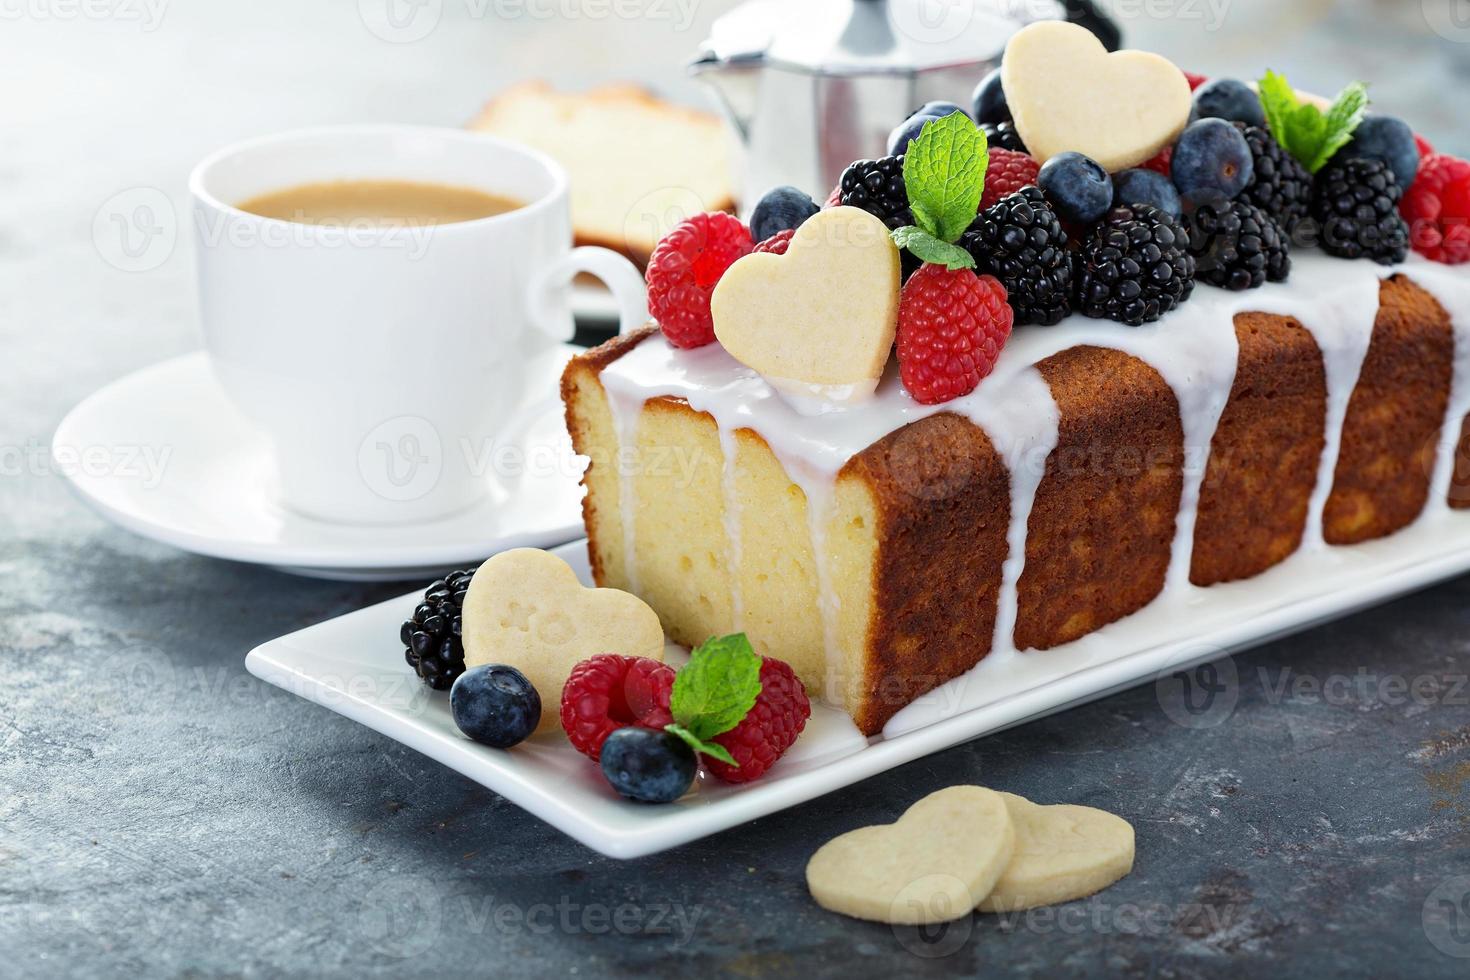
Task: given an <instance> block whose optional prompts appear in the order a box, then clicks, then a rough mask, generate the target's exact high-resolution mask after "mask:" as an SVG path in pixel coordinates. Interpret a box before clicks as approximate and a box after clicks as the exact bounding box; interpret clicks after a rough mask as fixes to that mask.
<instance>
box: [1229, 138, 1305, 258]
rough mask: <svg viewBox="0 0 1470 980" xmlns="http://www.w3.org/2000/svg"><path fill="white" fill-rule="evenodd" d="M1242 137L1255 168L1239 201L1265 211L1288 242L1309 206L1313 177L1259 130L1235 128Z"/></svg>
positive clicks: (1274, 141) (1294, 158)
mask: <svg viewBox="0 0 1470 980" xmlns="http://www.w3.org/2000/svg"><path fill="white" fill-rule="evenodd" d="M1235 125H1236V127H1238V128H1239V129H1240V131H1241V133H1242V135H1244V136H1245V142H1246V145H1247V146H1249V147H1250V150H1251V159H1252V160H1253V161H1254V162H1255V167H1254V169H1253V172H1252V174H1251V179H1250V181H1249V182H1248V183H1247V184H1246V185H1245V189H1244V190H1242V191H1241V192H1240V196H1239V200H1242V201H1247V202H1249V203H1251V204H1254V205H1255V206H1256V207H1258V208H1260V209H1261V210H1262V211H1265V212H1266V214H1267V216H1268V217H1270V218H1271V220H1272V221H1275V222H1276V225H1277V227H1278V228H1280V229H1281V230H1282V231H1283V232H1284V233H1285V234H1286V236H1287V237H1288V238H1290V237H1291V233H1292V231H1293V230H1295V228H1296V226H1297V225H1298V224H1299V223H1300V222H1301V220H1302V219H1303V218H1305V217H1306V216H1307V212H1308V211H1309V210H1310V209H1311V206H1312V175H1311V174H1309V173H1307V168H1306V167H1303V166H1302V165H1301V163H1299V162H1298V161H1297V158H1296V157H1294V156H1292V155H1291V154H1290V153H1289V152H1287V150H1286V148H1285V147H1284V146H1282V145H1281V144H1280V143H1278V142H1276V137H1274V136H1272V135H1271V134H1270V133H1269V132H1268V131H1267V130H1265V129H1262V128H1261V127H1260V126H1249V125H1247V124H1245V123H1241V122H1238V123H1236V124H1235Z"/></svg>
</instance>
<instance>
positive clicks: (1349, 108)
mask: <svg viewBox="0 0 1470 980" xmlns="http://www.w3.org/2000/svg"><path fill="white" fill-rule="evenodd" d="M1258 85H1259V88H1260V91H1261V107H1262V108H1263V109H1265V110H1266V126H1267V127H1268V128H1269V129H1270V130H1271V135H1272V136H1274V137H1275V138H1276V142H1278V143H1280V144H1281V146H1282V147H1283V148H1284V149H1285V150H1286V151H1287V152H1288V153H1290V154H1291V155H1292V156H1294V157H1296V158H1297V160H1298V161H1300V162H1301V165H1302V166H1304V167H1306V168H1307V170H1308V171H1309V172H1310V173H1316V172H1317V171H1319V170H1321V169H1322V168H1323V167H1324V166H1326V164H1327V161H1328V160H1331V159H1332V155H1333V154H1334V153H1336V152H1337V151H1338V150H1340V149H1342V148H1343V147H1344V146H1346V145H1347V142H1348V141H1349V140H1350V139H1352V138H1353V130H1355V129H1357V128H1358V123H1360V122H1362V121H1363V114H1364V113H1365V112H1366V111H1367V109H1368V87H1367V86H1366V85H1364V84H1363V83H1362V82H1353V83H1351V84H1350V85H1347V86H1346V87H1344V88H1343V90H1342V91H1341V92H1338V93H1337V98H1335V99H1333V100H1332V105H1331V106H1329V107H1328V109H1327V112H1326V113H1323V112H1322V110H1321V109H1319V108H1317V107H1316V106H1315V105H1312V104H1311V103H1308V102H1302V101H1301V100H1300V99H1299V98H1297V94H1296V89H1294V88H1292V87H1291V84H1290V83H1289V82H1287V80H1286V76H1285V75H1282V74H1280V73H1278V72H1274V71H1268V72H1266V74H1265V75H1264V76H1263V77H1262V78H1261V80H1260V82H1259V83H1258Z"/></svg>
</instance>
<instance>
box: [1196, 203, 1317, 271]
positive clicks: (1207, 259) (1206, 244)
mask: <svg viewBox="0 0 1470 980" xmlns="http://www.w3.org/2000/svg"><path fill="white" fill-rule="evenodd" d="M1184 227H1185V228H1186V229H1187V230H1188V231H1189V251H1190V254H1192V255H1193V256H1194V264H1195V269H1196V273H1195V274H1196V277H1197V278H1199V279H1201V280H1203V281H1205V282H1207V283H1209V284H1210V285H1212V286H1219V287H1220V288H1222V289H1234V290H1240V289H1255V288H1256V287H1257V286H1261V285H1264V284H1265V282H1266V280H1268V279H1269V280H1270V281H1271V282H1285V281H1286V277H1287V274H1288V273H1290V272H1291V256H1290V255H1289V254H1288V250H1287V245H1286V239H1285V237H1284V236H1283V235H1282V234H1281V229H1280V228H1278V227H1276V223H1275V222H1274V221H1272V220H1271V219H1270V218H1269V217H1267V216H1266V212H1265V211H1263V210H1261V209H1260V208H1258V207H1256V206H1255V205H1254V204H1250V203H1247V202H1246V201H1240V200H1235V201H1212V202H1208V203H1204V204H1199V205H1196V206H1195V207H1194V208H1192V209H1191V210H1190V211H1189V212H1188V213H1187V214H1186V215H1185V217H1184Z"/></svg>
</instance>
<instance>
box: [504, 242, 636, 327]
mask: <svg viewBox="0 0 1470 980" xmlns="http://www.w3.org/2000/svg"><path fill="white" fill-rule="evenodd" d="M579 272H590V273H592V274H593V275H594V276H596V277H597V278H599V279H601V280H602V281H603V283H605V284H606V285H607V288H608V289H610V290H611V291H612V294H613V299H614V300H615V301H616V302H617V305H618V333H629V332H631V331H633V330H637V329H638V328H639V327H641V326H643V325H644V324H645V323H647V322H648V289H647V287H646V286H644V284H643V273H641V272H639V271H638V267H637V266H636V265H634V264H633V263H632V262H629V261H628V259H627V258H626V257H625V256H623V255H620V254H618V253H617V252H614V251H613V250H612V249H608V248H598V247H596V246H595V245H583V246H582V247H580V248H574V249H572V250H571V251H570V252H568V253H567V254H565V255H563V256H562V257H561V258H559V259H557V260H556V261H555V262H552V263H551V264H550V265H549V266H547V267H546V268H545V269H543V270H542V271H541V272H539V273H537V274H536V276H535V277H533V278H532V280H531V283H530V292H529V295H528V297H527V303H528V312H529V314H530V317H531V322H532V323H534V324H535V325H536V326H537V328H538V329H540V330H541V331H542V332H544V333H547V334H550V335H551V336H552V337H554V338H555V339H557V340H560V341H568V340H571V339H572V330H571V329H570V328H571V327H572V319H571V317H569V316H567V315H566V297H565V295H564V293H565V290H566V289H567V287H568V286H569V285H570V284H571V281H572V277H573V276H575V275H576V274H577V273H579Z"/></svg>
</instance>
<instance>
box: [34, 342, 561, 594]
mask: <svg viewBox="0 0 1470 980" xmlns="http://www.w3.org/2000/svg"><path fill="white" fill-rule="evenodd" d="M577 349H578V348H575V347H572V346H570V345H562V346H560V347H558V348H556V349H554V350H552V351H550V352H548V353H547V354H546V355H544V356H543V357H540V358H537V359H536V360H534V361H532V362H531V363H530V364H529V365H528V367H527V375H528V380H527V385H526V390H527V391H529V392H533V393H535V398H536V399H537V401H539V404H535V406H534V408H529V407H528V410H530V411H534V412H536V413H537V415H536V419H535V421H534V422H531V423H530V424H529V425H526V426H525V427H524V428H523V430H522V433H523V434H521V435H520V436H518V437H517V438H516V440H515V444H514V445H513V446H510V447H508V449H509V451H508V452H507V453H506V454H505V455H504V456H503V457H500V458H505V459H513V460H516V461H517V462H516V463H515V464H514V467H513V469H514V472H510V473H507V472H500V473H495V474H492V475H489V476H487V477H486V479H487V482H488V484H489V485H488V487H487V490H488V492H487V493H486V495H485V497H484V498H483V500H482V501H481V503H479V504H477V505H475V506H474V507H471V508H470V509H468V510H465V511H462V512H460V513H458V514H455V515H453V516H451V517H448V518H444V519H442V520H438V521H434V522H432V523H426V524H419V525H412V526H403V525H398V526H391V527H376V526H365V525H354V524H333V523H329V522H326V521H320V520H315V519H312V518H309V517H305V516H302V515H300V514H296V513H294V512H292V511H289V510H286V509H285V508H284V507H282V506H281V504H280V503H279V502H278V501H277V499H276V496H275V487H276V479H275V469H274V464H273V463H272V461H271V459H270V454H269V451H268V449H267V447H266V445H265V442H264V440H263V438H262V437H261V436H260V435H259V434H258V433H256V432H255V430H254V429H252V428H251V427H250V425H249V424H248V423H247V422H246V421H245V419H244V418H243V417H241V416H240V414H239V413H238V412H237V411H236V410H235V409H234V408H233V407H232V406H231V405H230V404H229V403H228V402H227V401H226V399H225V395H224V393H223V392H222V391H221V390H220V388H219V385H218V384H217V383H216V381H215V379H214V375H213V374H212V373H211V371H210V368H209V364H208V361H207V359H206V356H205V355H204V354H203V353H196V354H186V355H184V356H183V357H177V358H174V359H173V360H170V361H165V362H163V363H162V364H156V365H154V366H153V367H150V368H145V369H144V370H142V371H139V372H137V373H135V374H132V375H129V376H128V377H125V378H122V379H121V380H118V381H115V382H113V383H112V384H109V385H107V386H106V387H104V388H102V389H101V390H100V391H97V392H95V393H94V394H92V395H91V396H90V397H88V398H87V399H86V400H85V401H83V402H82V403H81V404H80V405H78V406H77V407H76V408H74V409H72V411H71V413H70V414H68V415H67V417H66V418H65V419H63V420H62V423H61V425H60V426H58V427H57V430H56V435H55V437H54V438H53V439H52V456H53V460H54V464H55V466H56V467H57V469H58V470H60V471H61V472H62V473H64V474H65V475H66V476H67V478H68V479H69V480H70V481H71V483H72V485H73V486H74V487H75V488H76V490H77V492H78V493H79V494H80V495H81V497H82V499H83V500H85V501H86V502H87V503H88V504H90V505H91V506H92V507H93V508H95V509H96V510H97V511H98V512H99V513H100V514H101V515H102V516H104V517H106V518H107V519H108V520H110V521H112V522H113V523H115V524H117V525H119V526H121V527H123V528H126V529H127V530H129V531H132V532H134V533H136V534H140V535H142V536H144V537H147V538H152V539H153V540H155V541H161V542H163V543H165V544H169V545H173V546H175V547H177V548H182V549H184V550H185V551H192V552H195V553H197V554H201V555H209V556H211V557H214V558H228V559H233V560H235V561H244V562H252V563H255V564H263V565H270V566H273V567H275V568H279V569H281V570H283V571H287V572H292V573H295V574H297V575H308V576H312V577H315V578H332V579H346V580H353V581H392V580H398V579H413V578H426V577H432V576H433V575H434V574H437V573H439V572H442V571H444V570H446V569H448V568H450V567H453V566H458V565H467V564H474V563H476V562H479V561H480V560H482V559H484V558H486V557H488V556H489V555H491V554H494V553H495V552H497V551H502V550H504V549H506V548H515V547H549V546H551V545H556V544H561V543H563V542H566V541H570V540H572V539H573V538H577V537H580V536H581V535H582V533H583V531H582V510H581V499H582V489H581V487H580V486H579V485H578V482H577V481H578V476H579V474H580V472H581V465H580V463H579V462H578V460H577V457H576V456H575V454H573V452H572V446H571V441H570V440H569V439H568V438H567V434H566V429H565V426H564V423H563V421H562V414H561V412H562V409H561V403H560V401H558V400H556V399H555V398H554V397H553V395H552V393H554V392H555V391H556V390H557V377H558V376H559V375H560V373H561V369H562V367H563V366H564V365H565V364H566V361H567V359H568V358H570V357H571V355H572V354H573V353H574V352H576V350H577ZM542 399H544V400H542ZM516 450H521V451H522V452H519V453H517V452H516ZM490 468H491V469H497V468H498V469H500V470H502V471H504V470H508V469H511V467H508V466H499V467H490Z"/></svg>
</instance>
